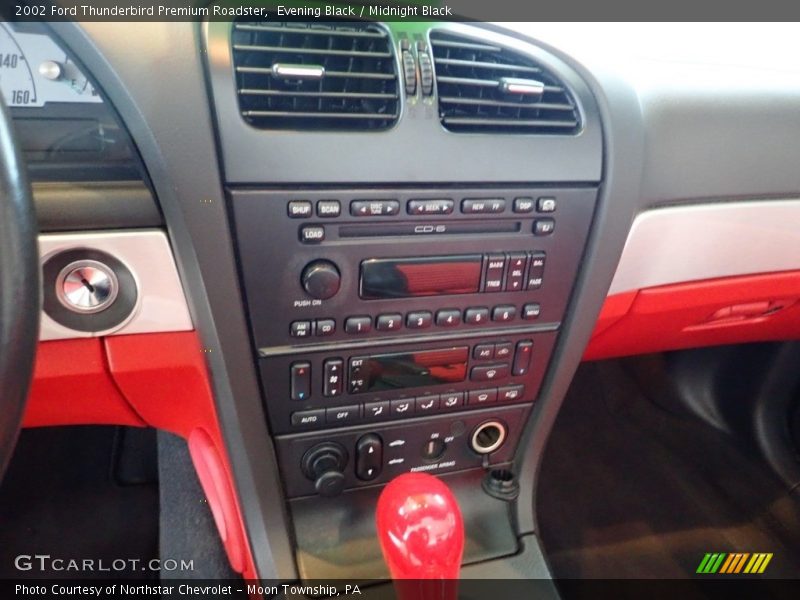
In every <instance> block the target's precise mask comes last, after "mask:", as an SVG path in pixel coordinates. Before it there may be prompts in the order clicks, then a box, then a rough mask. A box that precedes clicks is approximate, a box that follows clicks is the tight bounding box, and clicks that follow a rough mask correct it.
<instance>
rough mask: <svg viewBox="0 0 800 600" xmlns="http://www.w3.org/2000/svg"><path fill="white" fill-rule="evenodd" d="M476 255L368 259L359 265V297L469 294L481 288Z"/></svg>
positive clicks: (479, 268) (480, 261) (479, 265)
mask: <svg viewBox="0 0 800 600" xmlns="http://www.w3.org/2000/svg"><path fill="white" fill-rule="evenodd" d="M481 264H482V256H481V255H480V254H468V255H461V256H426V257H413V258H371V259H368V260H365V261H362V262H361V285H360V289H359V295H360V296H361V297H362V298H364V299H367V300H374V299H379V298H411V297H417V296H437V295H440V294H472V293H475V292H478V291H479V290H480V285H481Z"/></svg>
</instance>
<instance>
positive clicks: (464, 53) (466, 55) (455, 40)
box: [431, 31, 580, 135]
mask: <svg viewBox="0 0 800 600" xmlns="http://www.w3.org/2000/svg"><path fill="white" fill-rule="evenodd" d="M431 47H432V49H433V60H434V68H435V71H436V88H437V93H438V96H439V116H440V118H441V120H442V125H444V127H445V128H446V129H448V130H450V131H454V132H465V133H472V132H475V133H529V134H530V133H537V134H561V135H564V134H575V133H577V132H578V130H579V129H580V116H579V113H578V109H577V107H576V105H575V102H574V100H573V99H572V96H571V95H570V93H569V91H568V90H567V89H566V87H565V86H564V84H563V83H562V82H561V81H559V79H558V78H556V77H555V76H554V75H552V74H551V73H550V72H548V71H547V70H546V69H544V68H543V67H542V66H541V65H540V64H538V63H537V62H535V61H534V60H533V59H531V58H529V57H528V56H526V55H524V54H521V53H519V52H516V51H514V50H510V49H508V48H503V47H501V46H498V45H495V44H494V43H493V42H485V41H480V40H476V39H473V38H469V37H464V36H461V35H454V34H451V33H446V32H443V31H433V32H431Z"/></svg>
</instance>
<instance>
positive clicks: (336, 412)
mask: <svg viewBox="0 0 800 600" xmlns="http://www.w3.org/2000/svg"><path fill="white" fill-rule="evenodd" d="M360 416H361V407H360V406H358V405H357V404H354V405H353V406H335V407H332V408H328V409H326V410H325V422H326V423H327V424H328V425H343V424H345V423H354V422H356V421H358V419H359V417H360Z"/></svg>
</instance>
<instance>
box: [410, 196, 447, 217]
mask: <svg viewBox="0 0 800 600" xmlns="http://www.w3.org/2000/svg"><path fill="white" fill-rule="evenodd" d="M406 210H407V211H408V214H410V215H449V214H450V213H452V212H453V201H452V200H450V199H449V198H436V199H431V200H409V201H408V205H407V206H406Z"/></svg>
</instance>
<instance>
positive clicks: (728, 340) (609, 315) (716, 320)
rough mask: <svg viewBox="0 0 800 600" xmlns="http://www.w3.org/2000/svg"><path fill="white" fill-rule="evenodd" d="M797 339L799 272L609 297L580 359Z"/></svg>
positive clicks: (687, 284) (725, 279)
mask: <svg viewBox="0 0 800 600" xmlns="http://www.w3.org/2000/svg"><path fill="white" fill-rule="evenodd" d="M626 307H627V308H626ZM799 338H800V271H785V272H781V273H770V274H766V275H747V276H739V277H726V278H722V279H711V280H707V281H698V282H693V283H681V284H675V285H665V286H659V287H653V288H647V289H643V290H639V291H638V292H637V291H633V292H625V293H623V294H617V295H614V296H609V298H608V299H607V300H606V303H605V305H604V306H603V310H602V312H601V314H600V318H599V319H598V325H597V327H596V329H595V332H594V334H593V336H592V339H591V341H590V342H589V346H588V348H587V349H586V353H585V354H584V359H585V360H595V359H600V358H610V357H614V356H628V355H633V354H644V353H648V352H658V351H663V350H677V349H680V348H696V347H701V346H713V345H718V344H733V343H742V342H756V341H769V340H790V339H799Z"/></svg>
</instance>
